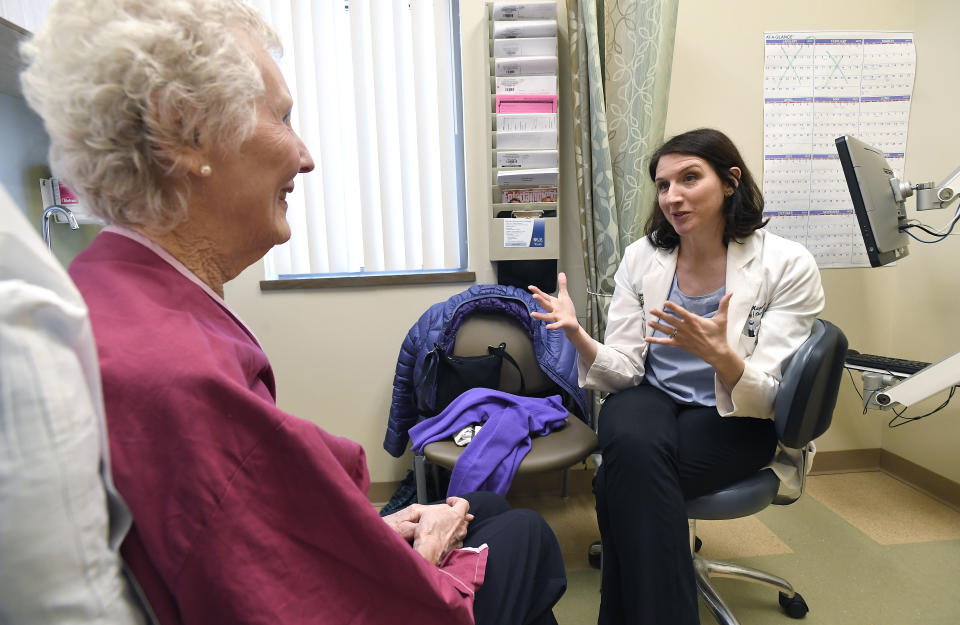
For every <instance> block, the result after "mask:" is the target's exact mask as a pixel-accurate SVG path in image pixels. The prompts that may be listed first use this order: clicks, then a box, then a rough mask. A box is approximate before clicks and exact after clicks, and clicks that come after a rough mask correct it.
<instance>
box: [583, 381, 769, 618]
mask: <svg viewBox="0 0 960 625" xmlns="http://www.w3.org/2000/svg"><path fill="white" fill-rule="evenodd" d="M599 438H600V447H601V449H602V452H603V462H602V463H601V466H600V470H599V471H598V472H597V476H596V480H595V482H594V492H595V494H596V498H597V520H598V522H599V525H600V538H601V540H602V542H603V574H602V582H601V601H600V616H599V621H598V622H599V623H600V624H601V625H607V624H620V623H624V624H627V623H629V624H630V625H640V624H650V625H653V624H656V625H664V624H666V623H669V624H670V625H690V624H694V623H699V617H698V608H697V591H696V582H695V579H694V574H693V560H692V558H691V555H690V542H689V532H688V525H687V513H686V504H685V500H687V499H693V498H695V497H698V496H700V495H705V494H707V493H711V492H713V491H715V490H717V489H719V488H722V487H724V486H728V485H730V484H732V483H734V482H736V481H739V480H741V479H743V478H746V477H748V476H750V475H751V474H753V473H755V472H757V471H758V470H760V469H761V468H762V467H763V466H765V465H766V464H768V463H769V462H770V460H771V459H772V458H773V454H774V452H775V450H776V444H777V437H776V431H775V429H774V425H773V421H770V420H768V419H753V418H749V417H721V416H720V414H719V413H718V412H717V410H716V408H714V407H703V406H687V405H683V404H677V403H676V402H675V401H674V400H673V399H672V398H671V397H670V396H669V395H667V394H666V393H664V392H663V391H661V390H660V389H657V388H655V387H653V386H650V385H649V384H641V385H640V386H637V387H634V388H631V389H628V390H625V391H622V392H620V393H617V394H615V395H611V396H610V397H608V398H607V399H606V401H605V402H604V404H603V408H602V409H601V411H600V417H599Z"/></svg>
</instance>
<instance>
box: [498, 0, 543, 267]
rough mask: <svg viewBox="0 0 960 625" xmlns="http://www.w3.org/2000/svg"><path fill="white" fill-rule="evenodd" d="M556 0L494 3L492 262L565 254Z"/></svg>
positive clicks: (535, 258) (537, 258) (536, 258)
mask: <svg viewBox="0 0 960 625" xmlns="http://www.w3.org/2000/svg"><path fill="white" fill-rule="evenodd" d="M556 10H557V8H556V2H555V0H536V1H532V2H530V1H528V2H500V1H494V2H489V3H488V5H487V11H488V23H489V40H488V43H489V79H490V87H489V93H490V102H489V111H490V142H489V148H490V161H489V164H490V167H491V189H490V202H489V210H490V214H489V220H490V224H489V225H490V229H489V231H490V259H491V260H494V261H515V260H542V259H557V258H559V257H560V225H559V221H560V218H559V216H558V210H557V208H558V200H559V188H560V187H559V151H558V147H559V146H558V131H559V123H558V121H559V111H558V107H557V104H558V97H557V96H558V91H557V59H558V57H557V20H556Z"/></svg>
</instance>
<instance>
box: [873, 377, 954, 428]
mask: <svg viewBox="0 0 960 625" xmlns="http://www.w3.org/2000/svg"><path fill="white" fill-rule="evenodd" d="M956 390H957V387H956V386H951V387H950V394H949V395H947V398H946V399H945V400H943V403H942V404H940V405H939V406H937V407H936V408H934V409H933V410H931V411H930V412H928V413H926V414H922V415H920V416H918V417H905V416H903V413H905V412H906V411H907V409H906V408H904V409H903V410H901V411H900V412H897V411H896V409H891V410H893V414H894V416H893V418H892V419H890V421H888V422H887V427H889V428H898V427H900V426H901V425H906V424H908V423H912V422H914V421H919V420H920V419H923V418H925V417H929V416H930V415H932V414H933V413H935V412H940V411H941V410H943V409H944V408H946V407H947V404H949V403H950V400H951V399H953V394H954V393H955V392H956ZM897 419H900V420H901V421H900V422H899V423H896V424H895V423H894V421H896V420H897Z"/></svg>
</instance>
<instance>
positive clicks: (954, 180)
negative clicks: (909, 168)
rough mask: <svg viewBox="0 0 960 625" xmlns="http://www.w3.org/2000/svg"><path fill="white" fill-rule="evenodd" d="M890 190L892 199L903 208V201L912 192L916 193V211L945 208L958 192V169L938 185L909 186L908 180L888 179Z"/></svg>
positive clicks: (929, 183)
mask: <svg viewBox="0 0 960 625" xmlns="http://www.w3.org/2000/svg"><path fill="white" fill-rule="evenodd" d="M890 188H891V189H892V190H893V197H894V198H896V200H897V202H898V203H899V204H900V205H901V206H903V203H904V201H906V199H907V198H908V197H910V196H911V195H913V193H914V191H916V193H917V201H916V202H917V210H918V211H928V210H932V209H934V208H946V207H947V206H949V205H950V204H951V203H953V201H954V200H956V199H957V197H958V191H960V167H957V168H956V169H955V170H953V173H952V174H950V175H949V176H947V177H946V178H945V179H944V180H943V181H942V182H941V183H940V184H937V185H934V184H933V183H932V182H923V183H921V184H918V185H912V184H910V181H909V180H904V181H901V180H899V179H898V178H896V177H893V178H890Z"/></svg>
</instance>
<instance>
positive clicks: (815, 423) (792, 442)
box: [774, 319, 847, 449]
mask: <svg viewBox="0 0 960 625" xmlns="http://www.w3.org/2000/svg"><path fill="white" fill-rule="evenodd" d="M846 354H847V337H846V336H844V334H843V332H841V331H840V329H839V328H838V327H837V326H835V325H833V324H832V323H830V322H829V321H823V320H820V319H817V320H815V321H814V324H813V331H812V332H811V333H810V336H809V337H808V338H807V340H806V341H804V342H803V344H802V345H801V346H800V347H799V348H798V349H797V351H795V352H794V353H793V356H791V357H790V360H789V362H788V363H787V364H786V366H785V367H784V371H783V379H782V380H781V382H780V389H779V391H778V392H777V399H776V402H775V404H774V422H775V423H776V427H777V436H778V437H779V439H780V442H781V443H783V445H784V446H786V447H791V448H793V449H802V448H804V447H805V446H806V445H807V443H809V442H810V441H811V440H813V439H815V438H816V437H818V436H820V435H821V434H823V433H824V432H825V431H826V430H827V428H828V427H829V426H830V421H831V420H832V418H833V409H834V408H835V407H836V405H837V393H838V391H839V390H840V382H841V379H842V376H843V363H844V358H845V357H846Z"/></svg>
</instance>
